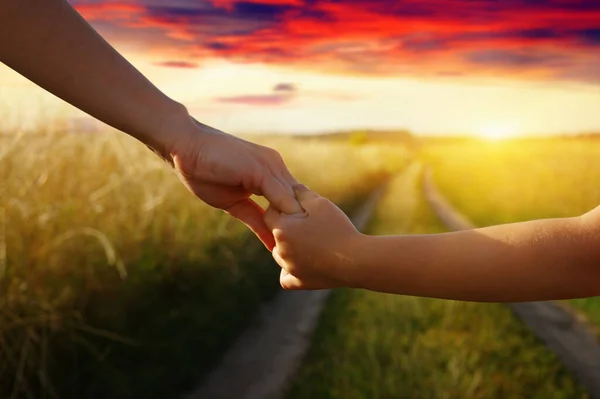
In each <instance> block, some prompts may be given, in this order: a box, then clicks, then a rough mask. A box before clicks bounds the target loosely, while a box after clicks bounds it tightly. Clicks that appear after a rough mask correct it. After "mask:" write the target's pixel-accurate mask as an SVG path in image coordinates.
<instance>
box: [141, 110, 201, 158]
mask: <svg viewBox="0 0 600 399" xmlns="http://www.w3.org/2000/svg"><path fill="white" fill-rule="evenodd" d="M198 133H199V132H198V128H197V126H196V125H195V123H194V120H193V118H192V117H190V115H189V113H188V110H187V108H186V107H185V106H184V105H183V104H181V103H178V102H176V101H173V100H170V99H169V100H168V102H167V103H166V104H165V105H164V107H163V112H162V113H161V114H160V115H156V116H155V118H152V123H151V124H150V125H148V126H147V127H146V128H145V129H144V131H143V133H141V134H139V135H138V136H136V137H137V138H138V139H139V140H140V141H141V142H143V143H144V144H146V146H147V147H149V148H150V149H151V150H152V151H154V152H155V153H156V154H157V155H158V156H160V157H161V158H163V159H165V160H167V161H168V162H170V163H171V162H172V156H173V154H174V152H175V149H176V148H177V147H181V142H185V141H189V140H191V139H192V137H193V136H194V134H198Z"/></svg>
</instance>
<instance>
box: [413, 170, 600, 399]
mask: <svg viewBox="0 0 600 399" xmlns="http://www.w3.org/2000/svg"><path fill="white" fill-rule="evenodd" d="M423 189H424V192H425V197H426V198H427V201H428V202H429V205H430V206H431V207H432V208H433V210H434V211H435V212H436V213H437V214H438V216H439V217H440V219H441V220H442V221H443V222H444V223H445V224H446V226H448V228H450V229H452V230H465V229H472V228H474V227H475V226H474V225H473V224H472V223H471V222H470V221H469V220H468V218H466V217H465V216H464V215H462V214H460V213H459V212H458V211H456V210H455V209H453V208H452V206H451V205H450V203H449V202H448V201H446V200H445V199H444V197H443V196H442V195H441V194H440V193H439V192H438V191H437V190H436V188H435V185H434V181H433V178H432V176H431V170H430V169H427V170H426V171H425V175H424V179H423ZM510 307H511V309H512V310H513V312H514V313H515V314H516V315H517V316H519V317H520V318H521V320H523V322H524V323H525V324H527V325H528V326H529V327H530V328H531V329H532V330H533V332H534V333H535V335H537V336H538V338H540V339H541V340H542V341H543V342H544V343H545V344H546V346H547V347H548V348H549V349H550V350H552V351H553V352H554V353H556V355H557V356H558V358H559V359H560V360H561V361H562V362H563V364H564V365H565V366H566V367H567V368H568V369H569V370H571V372H573V374H575V376H576V377H577V379H578V380H579V382H580V384H581V385H582V386H583V387H584V388H585V389H586V390H587V391H588V393H589V394H590V396H591V397H592V398H597V399H600V345H598V342H597V341H596V339H595V338H594V337H593V335H592V334H591V333H590V331H589V328H588V327H587V326H585V325H584V324H582V323H580V322H579V321H578V320H577V318H576V317H575V316H574V315H572V314H571V313H570V312H568V311H567V310H565V309H563V308H562V307H561V306H559V305H557V304H556V303H554V302H527V303H514V304H511V305H510Z"/></svg>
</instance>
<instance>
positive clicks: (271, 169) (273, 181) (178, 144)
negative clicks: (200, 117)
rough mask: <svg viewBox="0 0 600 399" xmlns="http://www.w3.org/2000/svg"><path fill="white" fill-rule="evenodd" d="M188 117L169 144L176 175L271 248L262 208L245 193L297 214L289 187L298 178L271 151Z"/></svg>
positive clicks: (299, 207) (272, 241) (271, 243)
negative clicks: (182, 131)
mask: <svg viewBox="0 0 600 399" xmlns="http://www.w3.org/2000/svg"><path fill="white" fill-rule="evenodd" d="M190 121H191V122H192V124H191V125H192V126H191V129H190V130H189V133H188V134H185V135H183V136H180V137H179V138H178V139H177V141H175V142H174V143H173V144H172V145H170V146H169V147H170V148H169V153H170V156H171V158H172V161H173V166H174V168H175V170H176V171H177V173H178V175H179V177H180V178H181V180H182V181H183V183H184V184H185V186H186V187H187V188H188V189H189V190H190V191H191V192H192V193H194V194H195V195H196V196H197V197H198V198H200V199H201V200H202V201H204V202H206V203H207V204H209V205H211V206H213V207H215V208H219V209H223V210H224V211H226V212H227V213H228V214H230V215H231V216H233V217H235V218H237V219H239V220H241V221H242V222H243V223H244V224H246V225H247V226H248V227H249V228H250V229H251V230H252V231H253V232H254V233H255V234H256V235H257V236H258V237H259V238H260V240H261V241H262V242H263V243H264V245H265V246H266V247H267V248H268V249H269V250H273V247H274V246H275V241H274V239H273V234H272V232H271V230H270V229H269V228H268V227H267V225H266V224H265V221H264V217H263V216H264V213H265V212H264V210H263V209H262V208H261V207H260V206H259V205H258V204H257V203H256V202H254V201H253V200H252V199H251V198H250V196H251V195H252V194H256V195H261V196H264V197H265V198H266V199H267V200H268V201H269V203H270V205H271V206H272V207H273V208H275V209H277V210H278V211H280V212H283V213H286V214H296V213H301V212H303V210H302V207H301V206H300V204H299V203H298V201H297V200H296V199H295V197H294V190H293V188H292V187H293V186H294V185H296V184H297V183H298V182H297V181H296V179H295V178H294V177H293V176H292V175H291V173H290V172H289V171H288V169H287V167H286V165H285V163H284V161H283V159H282V158H281V156H280V155H279V153H278V152H277V151H275V150H273V149H270V148H267V147H263V146H261V145H258V144H254V143H251V142H248V141H246V140H243V139H240V138H238V137H234V136H231V135H229V134H226V133H223V132H221V131H219V130H217V129H213V128H211V127H208V126H206V125H203V124H201V123H199V122H197V121H195V120H193V119H191V118H190Z"/></svg>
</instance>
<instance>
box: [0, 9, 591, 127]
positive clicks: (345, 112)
mask: <svg viewBox="0 0 600 399" xmlns="http://www.w3.org/2000/svg"><path fill="white" fill-rule="evenodd" d="M70 2H71V4H72V5H73V6H74V7H75V8H76V10H77V11H78V12H79V13H81V15H83V17H84V18H86V19H87V20H88V21H89V22H90V24H91V25H92V26H93V27H94V28H95V29H97V30H98V32H99V33H100V34H101V35H102V36H104V37H105V38H106V39H107V40H108V42H109V43H111V44H112V45H113V46H114V47H115V48H116V49H117V50H119V51H120V52H121V53H122V54H123V55H124V56H125V57H126V58H128V59H129V60H130V61H131V62H132V63H133V64H134V65H135V66H136V67H137V68H138V69H139V70H140V71H142V73H144V74H145V75H146V76H147V77H148V78H150V80H151V81H153V82H154V83H155V84H156V85H157V86H158V87H159V88H160V89H161V90H163V91H164V92H165V93H167V94H168V95H170V96H171V97H173V98H175V99H176V100H177V101H180V102H182V103H183V104H185V105H186V106H187V107H188V109H189V110H190V112H191V113H192V114H193V115H194V116H195V117H196V118H198V119H199V120H201V121H203V122H205V123H208V124H211V125H213V126H215V127H217V128H220V129H222V130H225V131H229V132H232V133H259V132H261V133H262V132H264V133H317V132H324V131H335V130H345V129H408V130H411V131H413V132H415V133H421V134H476V135H488V136H502V135H506V136H510V135H519V134H555V133H579V132H592V131H597V132H600V1H598V0H546V1H544V0H398V1H377V0H371V1H358V0H245V1H238V0H129V1H127V0H123V1H109V0H71V1H70ZM2 108H4V110H3V111H4V112H3V113H4V115H3V119H4V120H5V121H7V123H12V124H23V123H25V121H29V122H32V121H38V122H39V121H40V120H42V121H43V120H47V119H49V118H52V117H54V118H56V117H61V118H65V119H66V120H68V121H69V123H70V124H71V125H70V126H73V127H75V128H80V129H85V128H89V127H90V126H95V125H94V124H93V123H90V119H89V118H85V117H84V116H83V114H81V113H77V112H75V111H74V110H73V109H72V108H71V107H67V106H66V105H64V104H63V103H62V102H60V101H59V100H57V99H55V98H53V97H52V96H51V95H49V94H45V93H43V91H42V90H40V89H39V88H36V87H34V86H33V85H32V84H28V82H26V81H25V80H24V79H22V78H20V77H18V76H17V75H16V73H14V72H13V71H11V70H9V69H8V68H6V67H4V66H2V68H0V116H2ZM0 119H2V118H0Z"/></svg>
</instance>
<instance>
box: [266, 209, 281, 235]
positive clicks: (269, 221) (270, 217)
mask: <svg viewBox="0 0 600 399" xmlns="http://www.w3.org/2000/svg"><path fill="white" fill-rule="evenodd" d="M280 217H281V212H279V211H278V210H277V209H275V208H274V207H273V206H271V205H269V207H268V208H267V211H266V212H265V216H264V217H263V219H264V221H265V224H266V225H267V227H268V228H269V230H271V231H273V230H274V229H275V228H276V227H277V222H278V221H279V218H280Z"/></svg>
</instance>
